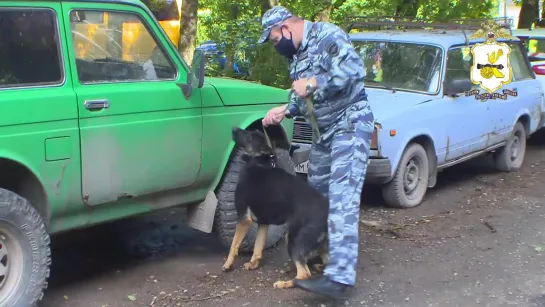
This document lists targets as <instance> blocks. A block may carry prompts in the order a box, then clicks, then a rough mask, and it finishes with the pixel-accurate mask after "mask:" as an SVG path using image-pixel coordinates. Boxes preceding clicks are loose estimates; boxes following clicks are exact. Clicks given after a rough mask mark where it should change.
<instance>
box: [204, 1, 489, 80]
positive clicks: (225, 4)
mask: <svg viewBox="0 0 545 307" xmlns="http://www.w3.org/2000/svg"><path fill="white" fill-rule="evenodd" d="M263 1H267V0H238V1H236V2H235V1H231V0H202V1H200V2H199V8H200V10H201V11H204V10H206V11H209V12H210V13H209V14H205V13H202V14H200V15H199V24H198V41H197V43H198V44H201V43H203V42H204V41H207V40H213V41H215V42H220V43H222V44H223V45H224V51H225V54H226V56H227V61H228V62H227V63H228V64H227V65H226V69H225V70H224V71H221V70H219V69H218V68H217V67H216V68H215V69H212V68H213V67H214V64H213V63H210V66H209V67H210V68H211V69H210V70H209V71H208V74H209V75H220V76H233V72H232V69H231V68H232V63H233V61H234V59H238V61H239V62H246V63H249V73H250V76H249V77H248V79H249V80H252V81H257V82H261V83H263V84H266V85H271V86H277V87H282V88H287V87H289V86H290V84H291V81H290V79H289V75H288V71H287V60H286V59H284V58H282V57H281V56H280V55H278V54H277V53H276V52H275V50H274V48H273V46H271V44H265V45H263V46H258V45H257V43H256V42H257V40H258V38H259V36H260V34H261V23H260V18H261V15H262V13H263V12H262V11H261V8H262V3H263ZM278 2H279V4H280V5H284V6H286V7H287V8H289V9H290V10H292V11H293V12H294V13H296V14H297V15H299V16H301V17H303V18H305V19H310V20H314V19H315V18H316V16H317V14H318V13H319V12H322V11H324V10H327V9H330V14H329V17H330V21H331V22H333V23H335V24H337V25H339V26H344V25H345V23H344V20H345V18H346V17H347V16H393V15H395V14H396V13H398V14H401V15H406V16H415V15H416V16H415V17H420V18H424V17H425V19H431V20H436V21H445V20H448V19H453V18H486V17H491V16H492V15H493V14H492V12H493V10H494V9H495V8H497V5H498V0H284V1H278ZM411 13H415V14H411Z"/></svg>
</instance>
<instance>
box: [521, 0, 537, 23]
mask: <svg viewBox="0 0 545 307" xmlns="http://www.w3.org/2000/svg"><path fill="white" fill-rule="evenodd" d="M537 1H538V0H522V6H521V8H520V13H519V24H518V28H519V29H530V28H531V27H532V24H533V23H535V22H537V20H538V19H539V10H538V3H537Z"/></svg>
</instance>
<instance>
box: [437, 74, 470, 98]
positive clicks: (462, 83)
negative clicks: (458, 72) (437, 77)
mask: <svg viewBox="0 0 545 307" xmlns="http://www.w3.org/2000/svg"><path fill="white" fill-rule="evenodd" d="M472 87H473V83H472V82H471V80H469V79H467V78H457V79H450V80H447V81H446V82H445V83H444V89H443V94H445V95H447V96H457V95H458V94H460V93H464V92H467V91H471V88H472Z"/></svg>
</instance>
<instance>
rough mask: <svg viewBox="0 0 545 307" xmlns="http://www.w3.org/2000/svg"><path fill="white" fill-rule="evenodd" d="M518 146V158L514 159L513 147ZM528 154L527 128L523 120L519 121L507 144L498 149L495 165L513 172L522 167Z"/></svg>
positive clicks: (495, 154) (498, 168) (502, 170)
mask: <svg viewBox="0 0 545 307" xmlns="http://www.w3.org/2000/svg"><path fill="white" fill-rule="evenodd" d="M514 146H515V147H518V148H517V152H516V158H515V159H512V155H513V149H514ZM525 155H526V129H525V128H524V125H523V124H522V123H521V122H517V123H516V124H515V127H514V128H513V131H512V132H511V135H510V136H509V139H507V142H506V143H505V146H503V147H502V148H500V149H498V150H497V151H496V152H495V153H494V155H493V157H494V165H495V166H496V169H497V170H499V171H501V172H512V171H516V170H518V169H520V168H521V166H522V164H523V163H524V156H525Z"/></svg>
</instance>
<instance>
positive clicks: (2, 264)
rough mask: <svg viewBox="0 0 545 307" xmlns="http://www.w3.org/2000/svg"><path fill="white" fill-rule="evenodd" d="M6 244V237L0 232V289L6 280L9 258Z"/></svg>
mask: <svg viewBox="0 0 545 307" xmlns="http://www.w3.org/2000/svg"><path fill="white" fill-rule="evenodd" d="M8 255H9V254H8V246H7V244H6V237H5V236H4V235H2V234H0V291H1V290H2V289H3V288H4V285H5V284H6V281H7V280H8V274H9V265H10V261H9V260H10V259H9V256H8Z"/></svg>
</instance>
